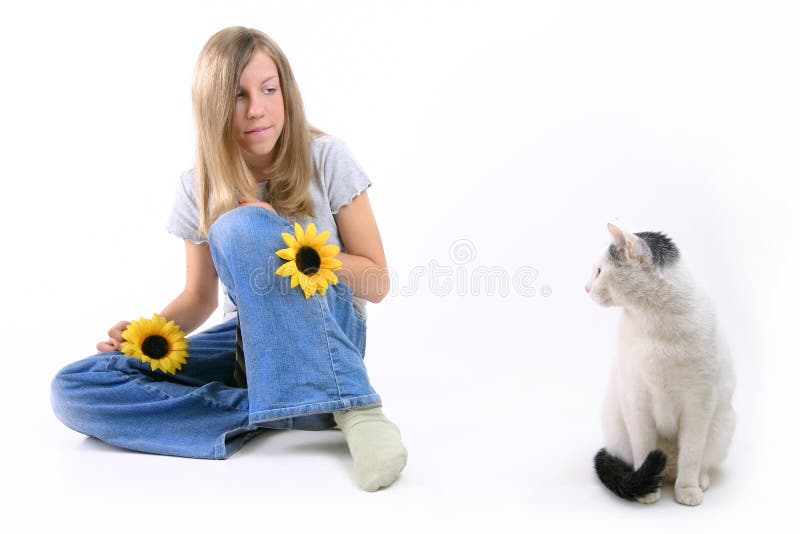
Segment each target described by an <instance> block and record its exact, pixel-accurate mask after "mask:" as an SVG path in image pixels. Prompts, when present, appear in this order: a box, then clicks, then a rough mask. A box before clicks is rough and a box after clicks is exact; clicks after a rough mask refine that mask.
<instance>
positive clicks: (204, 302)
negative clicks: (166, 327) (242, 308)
mask: <svg viewBox="0 0 800 534" xmlns="http://www.w3.org/2000/svg"><path fill="white" fill-rule="evenodd" d="M184 242H185V243H186V286H185V287H184V289H183V291H182V292H181V294H180V295H178V296H177V297H175V298H174V299H173V300H172V302H170V303H169V304H167V307H166V308H164V309H163V310H162V312H161V313H160V315H161V316H162V317H165V318H166V319H167V321H175V323H176V324H177V325H178V326H179V327H180V328H181V330H183V331H184V332H185V333H186V334H187V335H188V334H189V333H190V332H192V331H193V330H195V329H196V328H197V327H198V326H200V325H202V324H203V323H204V322H205V321H206V319H208V317H209V316H210V315H211V314H212V313H213V312H214V310H215V309H217V300H218V298H217V280H218V277H217V270H216V268H214V262H213V261H212V260H211V250H210V249H209V248H208V243H203V244H201V245H195V244H194V243H192V242H191V241H189V240H188V239H186V240H184ZM129 324H130V321H120V322H118V323H117V324H115V325H114V326H112V327H111V328H110V329H109V330H108V339H107V340H105V341H101V342H99V343H98V344H97V350H98V352H109V351H113V350H119V348H120V345H121V344H122V341H123V340H122V332H124V331H125V329H126V328H127V327H128V325H129Z"/></svg>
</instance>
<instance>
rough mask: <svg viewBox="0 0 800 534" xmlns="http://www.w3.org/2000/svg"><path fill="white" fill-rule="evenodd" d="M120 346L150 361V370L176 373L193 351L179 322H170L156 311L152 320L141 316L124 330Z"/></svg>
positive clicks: (145, 361) (141, 358)
mask: <svg viewBox="0 0 800 534" xmlns="http://www.w3.org/2000/svg"><path fill="white" fill-rule="evenodd" d="M122 338H123V339H125V340H126V341H123V342H122V345H121V346H120V349H121V350H122V352H123V353H124V354H126V355H127V356H131V357H133V358H137V359H139V360H141V361H142V362H144V363H147V362H150V370H151V371H155V370H156V369H161V370H162V371H163V372H165V373H170V374H173V375H174V374H175V371H176V370H180V368H181V365H183V364H184V363H186V358H188V357H189V353H188V352H186V349H188V348H189V340H187V339H186V334H185V333H184V332H183V330H181V329H180V327H179V326H178V325H177V324H175V321H170V322H167V320H166V319H165V318H164V317H161V316H160V315H158V314H155V313H154V314H153V318H152V319H145V318H144V317H140V318H139V320H138V321H133V322H131V324H129V325H128V328H126V329H125V331H124V332H123V333H122Z"/></svg>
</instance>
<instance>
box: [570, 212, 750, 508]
mask: <svg viewBox="0 0 800 534" xmlns="http://www.w3.org/2000/svg"><path fill="white" fill-rule="evenodd" d="M608 230H609V231H610V232H611V235H612V236H613V238H614V242H613V244H612V245H611V246H610V247H609V248H608V249H607V250H605V251H604V252H603V254H602V255H601V257H600V258H599V259H598V261H597V262H596V264H595V266H594V272H593V273H592V276H591V278H590V279H589V281H588V282H587V284H586V291H587V292H588V293H589V295H590V296H591V297H592V298H593V299H594V300H595V301H596V302H597V303H599V304H600V305H601V306H621V307H622V308H623V313H622V319H621V321H620V325H619V333H618V338H617V353H616V358H615V361H614V365H613V368H612V372H611V380H610V382H609V384H608V390H607V393H606V399H605V405H604V408H603V432H604V435H605V448H604V449H601V450H600V452H598V453H597V455H596V456H595V470H596V471H597V475H598V476H599V477H600V480H601V481H602V482H603V483H604V484H605V485H606V486H607V487H608V488H609V489H611V490H612V491H613V492H614V493H616V494H617V495H619V496H621V497H624V498H626V499H630V500H638V501H639V502H643V503H653V502H656V501H657V500H658V499H659V498H660V497H661V482H662V478H664V479H667V480H673V479H674V480H675V500H677V501H678V502H679V503H681V504H686V505H691V506H694V505H698V504H700V503H701V502H703V491H704V490H706V489H707V488H708V486H709V484H710V478H709V470H710V469H711V468H712V467H714V466H716V465H718V464H719V463H720V462H721V461H722V460H723V459H724V458H725V456H726V454H727V451H728V446H729V445H730V441H731V438H732V436H733V430H734V426H735V416H734V413H733V409H732V408H731V397H732V395H733V389H734V376H733V368H732V366H731V362H730V359H729V355H728V351H727V348H726V347H725V344H724V342H723V340H722V339H721V337H720V336H719V333H718V331H717V323H716V319H715V315H714V310H713V307H712V305H711V303H710V301H709V300H708V299H707V298H706V297H705V295H704V294H703V293H702V292H701V291H700V289H699V288H698V287H697V286H696V285H695V284H694V282H693V280H692V277H691V276H690V274H689V273H688V272H687V270H686V268H685V266H684V265H683V262H682V261H681V257H680V253H679V251H678V249H677V247H675V245H674V244H673V243H672V241H671V240H670V239H669V238H668V237H667V236H665V235H663V234H661V233H654V232H641V233H637V234H630V233H627V232H625V231H623V230H621V229H620V228H619V227H618V226H615V225H614V224H609V225H608Z"/></svg>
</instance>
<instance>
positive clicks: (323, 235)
mask: <svg viewBox="0 0 800 534" xmlns="http://www.w3.org/2000/svg"><path fill="white" fill-rule="evenodd" d="M330 235H331V233H330V231H328V230H325V231H324V232H320V233H319V234H318V235H317V237H315V238H314V242H313V243H311V246H312V247H314V248H315V249H319V248H320V247H321V246H322V245H324V244H325V242H326V241H327V240H328V237H330Z"/></svg>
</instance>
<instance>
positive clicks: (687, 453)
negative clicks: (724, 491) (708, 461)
mask: <svg viewBox="0 0 800 534" xmlns="http://www.w3.org/2000/svg"><path fill="white" fill-rule="evenodd" d="M711 397H712V395H709V396H708V398H702V399H698V398H696V397H694V398H692V399H690V400H689V402H687V403H686V404H685V405H684V410H683V414H682V416H681V421H680V426H679V429H678V475H677V477H676V479H675V500H676V501H678V502H679V503H681V504H685V505H687V506H697V505H699V504H701V503H702V502H703V489H702V487H701V483H700V469H701V464H702V461H703V451H704V450H705V447H706V439H707V437H708V428H709V425H710V424H711V416H712V414H713V408H712V407H713V405H714V404H713V399H712V398H711ZM706 484H707V481H706Z"/></svg>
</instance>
